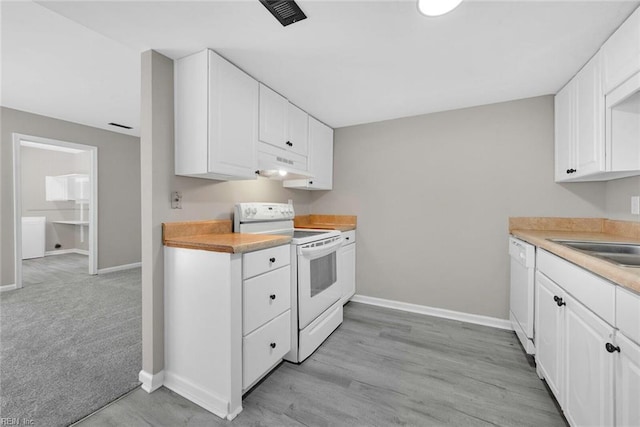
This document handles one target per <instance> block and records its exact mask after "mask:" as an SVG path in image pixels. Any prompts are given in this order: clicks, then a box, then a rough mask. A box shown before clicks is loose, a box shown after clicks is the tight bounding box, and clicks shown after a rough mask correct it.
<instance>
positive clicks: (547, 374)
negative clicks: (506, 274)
mask: <svg viewBox="0 0 640 427" xmlns="http://www.w3.org/2000/svg"><path fill="white" fill-rule="evenodd" d="M564 297H565V295H564V292H563V291H562V289H560V287H559V286H558V285H556V284H555V283H553V282H552V281H551V280H549V279H548V278H547V277H546V276H544V275H543V274H541V273H540V272H537V273H536V362H537V365H536V369H537V371H538V376H539V377H541V378H544V379H545V380H546V381H547V384H548V385H549V388H550V389H551V391H552V392H553V394H555V396H556V398H557V399H558V402H561V401H562V394H561V390H562V386H561V380H562V377H561V374H562V362H563V360H562V357H563V354H562V347H563V342H564V328H563V316H564V310H562V306H560V307H559V306H558V305H557V301H556V299H557V298H564Z"/></svg>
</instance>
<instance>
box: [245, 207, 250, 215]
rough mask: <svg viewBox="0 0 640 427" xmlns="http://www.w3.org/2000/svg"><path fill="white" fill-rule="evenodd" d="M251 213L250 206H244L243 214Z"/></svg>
mask: <svg viewBox="0 0 640 427" xmlns="http://www.w3.org/2000/svg"><path fill="white" fill-rule="evenodd" d="M249 215H251V209H250V208H244V216H249Z"/></svg>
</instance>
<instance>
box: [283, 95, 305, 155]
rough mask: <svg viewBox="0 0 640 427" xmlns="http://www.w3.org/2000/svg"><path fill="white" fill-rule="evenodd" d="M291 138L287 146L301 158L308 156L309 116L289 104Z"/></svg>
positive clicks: (288, 139)
mask: <svg viewBox="0 0 640 427" xmlns="http://www.w3.org/2000/svg"><path fill="white" fill-rule="evenodd" d="M288 107H289V109H288V111H289V115H288V118H289V127H288V131H289V137H288V138H287V146H288V147H289V150H290V151H293V152H294V153H296V154H299V155H301V156H307V154H308V146H309V115H308V114H307V113H306V112H304V111H303V110H301V109H300V108H298V107H296V106H295V105H293V104H291V103H289V106H288Z"/></svg>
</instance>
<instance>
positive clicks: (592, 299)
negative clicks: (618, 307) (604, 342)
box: [536, 250, 616, 325]
mask: <svg viewBox="0 0 640 427" xmlns="http://www.w3.org/2000/svg"><path fill="white" fill-rule="evenodd" d="M536 265H537V268H538V270H539V271H540V272H542V273H543V274H544V275H545V276H547V277H548V278H550V279H551V280H553V281H554V282H556V283H557V284H558V285H559V286H560V287H561V288H563V289H564V290H565V291H567V292H568V293H570V294H571V295H572V296H573V297H574V298H575V299H577V300H578V301H580V302H581V303H582V304H584V305H585V306H586V307H587V308H588V309H589V310H591V311H593V312H594V313H596V314H597V315H598V316H600V317H601V318H603V319H604V320H605V321H607V322H608V323H609V324H610V325H613V324H615V309H614V307H615V288H616V286H615V285H614V284H613V283H611V282H608V281H606V280H604V279H602V278H600V277H598V276H596V275H594V274H591V273H589V272H588V271H586V270H584V269H583V268H580V267H578V266H576V265H574V264H572V263H570V262H569V261H565V260H564V259H562V258H560V257H557V256H555V255H552V254H550V253H549V252H546V251H544V250H541V251H538V255H537V259H536Z"/></svg>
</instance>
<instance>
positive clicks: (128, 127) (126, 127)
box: [109, 122, 133, 129]
mask: <svg viewBox="0 0 640 427" xmlns="http://www.w3.org/2000/svg"><path fill="white" fill-rule="evenodd" d="M109 124H110V125H111V126H116V127H119V128H124V129H133V128H132V127H131V126H126V125H121V124H120V123H113V122H111V123H109Z"/></svg>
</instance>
